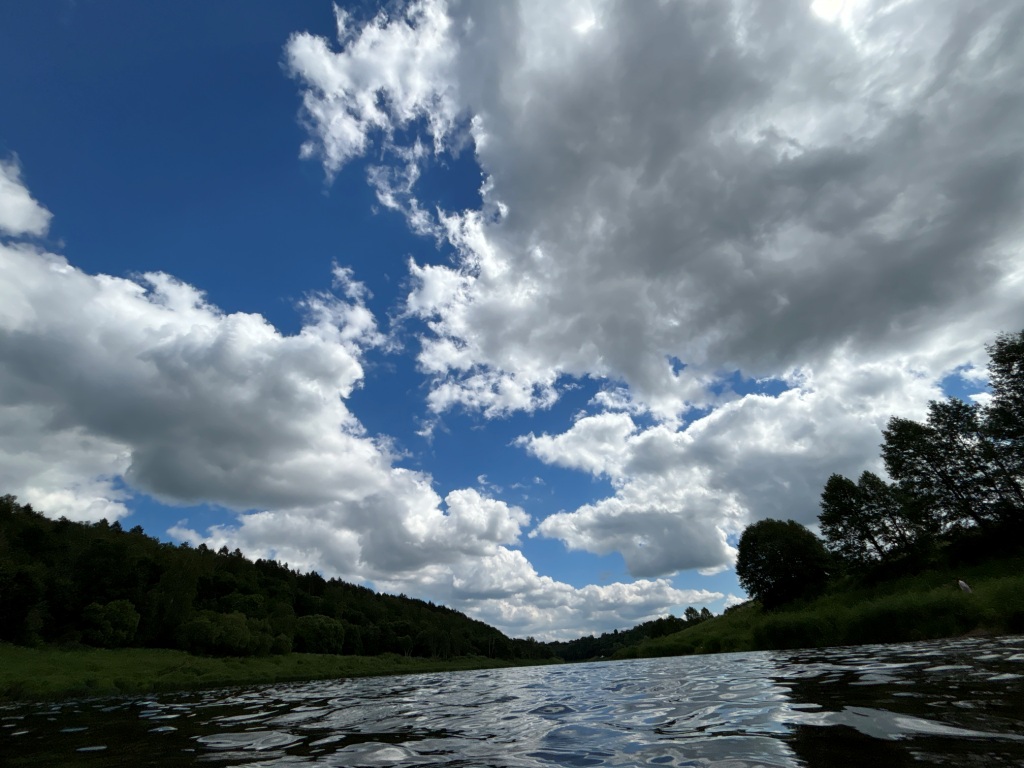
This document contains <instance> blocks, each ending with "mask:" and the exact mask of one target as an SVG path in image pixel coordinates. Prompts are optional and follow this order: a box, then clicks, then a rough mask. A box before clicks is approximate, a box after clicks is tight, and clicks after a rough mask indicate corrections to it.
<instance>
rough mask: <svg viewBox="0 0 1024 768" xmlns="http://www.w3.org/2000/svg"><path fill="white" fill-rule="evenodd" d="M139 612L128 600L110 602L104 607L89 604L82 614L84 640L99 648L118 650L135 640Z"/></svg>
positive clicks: (97, 604)
mask: <svg viewBox="0 0 1024 768" xmlns="http://www.w3.org/2000/svg"><path fill="white" fill-rule="evenodd" d="M140 618H141V617H140V616H139V612H138V611H137V610H135V606H134V605H132V603H131V602H130V601H128V600H112V601H111V602H109V603H107V604H106V605H100V604H99V603H90V604H89V605H87V606H86V607H85V610H84V611H83V612H82V619H83V622H84V624H85V634H84V640H85V642H87V643H89V644H90V645H96V646H99V647H101V648H119V647H121V646H123V645H128V644H129V643H130V642H131V641H132V640H134V639H135V631H136V630H137V629H138V628H139V619H140Z"/></svg>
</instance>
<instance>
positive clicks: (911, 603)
mask: <svg viewBox="0 0 1024 768" xmlns="http://www.w3.org/2000/svg"><path fill="white" fill-rule="evenodd" d="M960 579H963V580H964V581H965V582H967V583H968V584H969V585H970V587H971V591H970V592H969V593H968V592H965V591H963V590H961V589H960V587H959V586H958V585H957V581H958V580H960ZM1018 634H1024V556H1021V555H1016V556H1010V557H1002V558H996V559H989V560H985V561H983V562H979V563H976V564H974V565H962V566H960V567H955V568H950V567H945V568H935V569H929V570H923V571H921V572H919V573H915V574H910V575H905V576H902V577H898V578H894V579H888V580H885V581H880V582H877V583H871V582H870V581H868V580H865V579H856V578H845V579H842V580H840V582H839V583H837V584H835V585H833V586H831V587H830V588H829V589H828V590H827V591H826V592H825V593H824V594H822V595H820V596H818V597H816V598H811V599H806V600H802V601H797V602H795V603H792V604H790V605H787V606H786V607H784V608H779V609H776V610H774V611H766V610H764V609H763V608H762V606H760V605H759V604H758V603H756V602H754V601H750V602H746V603H743V604H742V605H738V606H736V607H734V608H731V609H729V610H728V611H726V612H725V613H724V614H723V615H721V616H716V617H715V618H714V619H712V620H710V621H706V622H701V623H700V624H698V625H696V626H694V627H691V628H689V629H686V630H683V631H682V632H677V633H675V634H672V635H668V636H665V637H660V638H650V639H646V640H643V641H641V642H639V643H637V644H636V645H632V646H629V647H625V648H621V649H619V650H617V651H616V652H614V653H613V654H612V655H611V658H613V659H635V658H655V657H661V656H682V655H690V654H702V653H729V652H742V651H760V650H788V649H803V648H807V649H813V648H824V647H831V646H842V645H867V644H876V643H899V642H911V641H918V640H941V639H945V638H952V637H962V636H964V635H1018Z"/></svg>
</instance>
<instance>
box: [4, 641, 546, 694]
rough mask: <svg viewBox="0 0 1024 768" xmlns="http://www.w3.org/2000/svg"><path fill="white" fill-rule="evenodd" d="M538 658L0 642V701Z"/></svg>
mask: <svg viewBox="0 0 1024 768" xmlns="http://www.w3.org/2000/svg"><path fill="white" fill-rule="evenodd" d="M541 663H544V662H543V661H523V662H516V661H510V660H506V659H488V658H486V657H483V656H466V657H460V658H452V659H447V660H442V659H426V658H416V657H411V656H401V655H398V654H383V655H381V656H338V655H332V654H321V653H289V654H284V655H279V656H265V657H238V656H228V657H210V656H195V655H193V654H190V653H187V652H185V651H176V650H169V649H165V648H117V649H107V648H75V649H62V648H58V647H54V646H47V647H40V648H26V647H22V646H16V645H10V644H8V643H0V702H18V701H50V700H57V699H76V698H98V697H108V696H109V697H112V696H130V695H148V694H156V693H173V692H187V691H193V690H209V689H214V688H229V687H244V686H252V685H272V684H275V683H293V682H311V681H314V680H342V679H345V678H352V677H378V676H383V675H412V674H422V673H431V672H461V671H469V670H482V669H503V668H507V667H515V666H526V665H531V664H541Z"/></svg>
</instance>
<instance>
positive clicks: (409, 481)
mask: <svg viewBox="0 0 1024 768" xmlns="http://www.w3.org/2000/svg"><path fill="white" fill-rule="evenodd" d="M26 195H27V193H26ZM29 199H31V198H29ZM367 298H368V293H367V291H366V289H365V287H364V286H363V285H362V284H361V283H360V282H359V281H357V280H356V279H355V276H354V275H353V273H352V271H351V270H350V269H348V268H345V267H335V269H334V273H333V290H332V291H322V292H317V293H311V294H310V295H309V296H307V298H306V299H305V300H304V301H303V302H302V304H301V307H300V308H301V309H302V310H303V311H304V313H305V323H304V325H303V327H302V329H301V331H300V332H299V333H297V334H294V335H291V336H287V335H283V334H281V333H280V332H279V331H278V330H277V329H275V328H274V327H273V326H271V325H270V324H269V323H268V322H267V321H266V320H265V319H264V318H263V317H261V316H259V315H255V314H246V313H234V314H226V313H224V312H222V311H221V310H219V309H218V308H217V307H215V306H213V305H212V304H210V303H209V302H208V301H207V300H206V298H205V297H204V296H203V294H202V292H201V291H199V290H197V289H196V288H195V287H193V286H190V285H187V284H185V283H182V282H181V281H178V280H176V279H175V278H173V277H171V276H170V275H167V274H164V273H148V274H145V275H141V276H139V277H136V278H133V279H126V278H117V277H112V276H109V275H92V274H88V273H86V272H83V271H82V270H79V269H77V268H75V267H74V266H72V265H71V264H69V263H68V261H67V260H66V259H65V258H63V257H62V256H59V255H57V254H53V253H48V252H46V251H44V250H41V249H39V248H37V247H35V246H33V245H30V244H26V243H24V242H17V241H15V242H6V243H0V360H3V363H4V364H3V365H2V366H0V427H2V429H3V433H4V436H5V439H4V441H3V444H2V445H0V485H2V487H3V488H4V490H5V492H12V493H15V494H17V495H18V496H20V497H21V498H22V499H23V500H24V501H27V502H30V503H32V504H34V505H36V506H37V507H38V508H39V509H41V510H43V511H45V512H46V513H48V514H51V515H54V516H59V515H63V516H66V517H68V518H70V519H75V520H97V519H100V518H102V517H106V518H108V519H115V518H119V517H124V516H126V515H128V514H129V510H130V499H131V495H132V494H133V493H136V492H139V491H141V492H145V493H148V494H151V495H153V496H156V497H157V498H159V499H161V500H162V501H164V502H166V503H169V504H183V503H191V502H206V503H212V504H216V505H220V506H221V507H224V508H226V509H229V510H234V511H235V512H236V515H237V517H236V520H235V522H233V523H230V524H224V525H217V526H213V527H212V528H210V529H209V530H206V531H196V530H193V529H191V528H189V527H188V524H187V523H185V522H180V523H179V524H177V525H175V526H173V527H172V528H171V529H170V533H171V534H172V535H174V536H176V537H177V538H180V539H183V540H187V541H191V542H192V543H194V544H199V543H201V542H205V543H207V544H209V545H211V546H213V547H215V548H220V547H221V546H228V547H229V548H231V549H233V548H235V547H240V548H241V549H242V550H243V551H245V552H246V553H247V554H249V555H250V556H254V557H257V556H262V557H275V558H278V559H280V560H282V561H285V562H288V563H289V564H291V565H292V566H293V567H298V568H302V569H316V570H319V571H320V572H322V573H325V574H327V575H336V576H341V577H344V578H347V579H350V580H355V581H361V582H362V581H371V582H374V583H376V584H377V585H379V586H381V587H384V588H388V587H394V588H395V591H405V592H408V593H410V594H414V595H420V596H424V597H431V598H433V599H437V600H444V601H445V602H448V603H449V604H451V605H453V606H456V607H459V608H462V609H464V610H467V611H470V612H471V613H474V614H475V615H478V616H481V617H484V616H486V617H488V618H491V619H493V621H494V622H496V623H497V624H498V626H500V627H501V628H503V629H505V630H506V631H508V632H511V633H514V634H525V633H527V632H533V633H534V634H537V635H540V634H542V633H545V632H548V631H550V632H562V633H564V634H569V635H571V634H578V633H579V632H580V631H582V630H584V629H589V628H593V627H595V626H598V625H600V626H605V625H606V624H608V625H609V626H612V625H614V626H620V625H621V624H622V623H623V622H624V621H627V620H628V619H630V618H631V617H633V616H634V615H636V616H641V615H642V616H647V615H659V614H661V613H664V612H666V611H668V610H671V609H672V608H673V607H676V606H677V605H678V604H680V603H682V602H686V603H687V604H689V603H692V602H694V601H698V600H703V601H711V600H714V599H716V598H719V597H721V595H719V594H718V593H710V592H704V591H698V592H686V591H679V590H675V589H673V588H671V587H670V586H669V585H668V584H667V583H664V582H652V583H650V584H636V585H610V586H606V587H600V588H598V587H584V588H581V589H579V588H576V587H572V586H570V585H567V584H563V583H558V582H554V581H553V580H551V579H548V578H544V577H541V576H539V575H538V574H537V573H536V572H535V571H534V570H533V568H532V566H531V565H530V564H529V563H528V562H527V561H526V559H525V558H524V556H523V555H522V553H520V552H519V551H517V550H515V549H512V548H511V547H514V546H516V545H517V544H518V543H519V541H520V537H521V534H522V532H523V530H524V529H525V528H526V526H528V525H529V524H530V522H531V521H530V516H529V515H528V514H527V513H526V512H525V511H524V510H523V509H521V508H519V507H516V506H513V505H510V504H508V503H506V502H504V501H501V500H499V499H495V498H491V497H489V496H487V495H485V494H484V493H482V492H481V491H480V490H477V489H472V488H465V489H455V490H452V491H450V492H448V493H447V494H446V495H445V497H444V498H443V499H442V498H441V497H440V496H439V495H438V493H437V492H436V491H435V490H434V488H433V481H432V478H431V477H430V476H429V475H427V474H425V473H422V472H416V471H412V470H408V469H405V468H402V467H400V466H398V458H397V457H396V456H394V455H393V454H392V453H391V452H390V450H389V441H388V440H387V438H386V437H375V436H372V435H369V434H368V433H367V432H366V430H365V428H364V427H363V426H362V424H361V423H360V422H359V420H358V418H357V417H356V416H355V415H354V414H353V413H352V412H351V411H350V410H349V408H348V406H347V404H346V403H347V399H348V398H349V396H350V395H351V394H352V392H353V391H354V390H355V389H356V388H357V387H360V386H362V385H363V378H364V372H363V364H362V356H363V354H364V352H365V350H366V349H367V348H369V347H373V346H376V345H380V344H383V343H384V341H385V338H384V337H383V335H382V334H381V333H380V331H379V330H378V328H377V323H376V320H375V318H374V316H373V314H372V313H371V312H370V311H369V310H368V308H367V307H366V305H365V303H364V302H365V300H366V299H367ZM481 484H482V485H483V483H481ZM534 599H536V600H537V601H538V602H537V604H536V606H533V607H530V606H531V601H533V600H534ZM616 617H618V618H616ZM609 622H611V624H609Z"/></svg>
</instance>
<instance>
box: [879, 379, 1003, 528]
mask: <svg viewBox="0 0 1024 768" xmlns="http://www.w3.org/2000/svg"><path fill="white" fill-rule="evenodd" d="M883 436H884V442H883V444H882V458H883V459H884V460H885V466H886V469H887V470H888V471H889V475H890V477H892V478H893V480H895V481H896V482H897V484H898V485H899V487H900V489H901V490H903V491H904V492H906V493H908V494H909V495H911V496H913V497H915V498H917V499H919V500H920V501H921V503H922V504H923V505H924V508H925V509H926V510H927V511H928V512H929V515H930V517H931V521H932V524H933V525H934V527H936V528H937V529H939V530H941V531H950V530H952V529H954V528H963V527H968V528H970V527H979V528H985V527H987V526H990V525H991V524H993V523H995V522H998V521H999V520H1001V519H1004V518H1006V517H1007V516H1008V515H1009V514H1011V513H1012V511H1013V510H1019V509H1020V508H1021V501H1020V499H1021V498H1022V496H1021V488H1020V483H1019V477H1017V476H1016V475H1015V474H1014V472H1013V470H1012V467H1009V466H1007V464H1008V456H1007V451H1006V449H1005V447H1004V446H1003V445H1001V444H1000V443H999V441H998V440H994V439H993V438H992V437H991V435H990V430H989V428H988V427H987V424H986V422H985V411H984V410H983V409H982V408H981V407H980V406H978V405H975V404H971V403H965V402H963V401H962V400H958V399H956V398H952V397H951V398H949V399H947V400H944V401H932V402H931V403H929V404H928V420H927V423H926V424H920V423H918V422H916V421H912V420H910V419H903V418H899V417H895V416H894V417H893V418H892V419H890V420H889V424H888V426H887V428H886V429H885V431H884V432H883Z"/></svg>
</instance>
